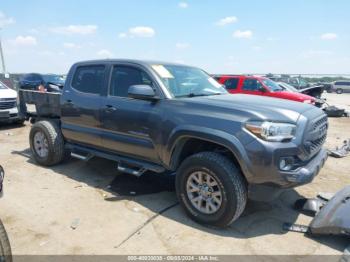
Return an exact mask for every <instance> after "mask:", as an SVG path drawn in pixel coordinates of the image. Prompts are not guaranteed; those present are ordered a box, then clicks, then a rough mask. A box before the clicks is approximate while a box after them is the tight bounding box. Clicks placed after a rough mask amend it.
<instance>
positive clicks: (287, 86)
mask: <svg viewBox="0 0 350 262" xmlns="http://www.w3.org/2000/svg"><path fill="white" fill-rule="evenodd" d="M277 84H278V85H279V86H280V87H282V88H283V89H284V90H286V91H289V92H293V93H302V90H298V89H296V88H295V87H294V86H292V85H290V84H287V83H284V82H277ZM324 103H325V101H324V100H323V99H320V98H315V105H316V106H318V107H322V105H323V104H324Z"/></svg>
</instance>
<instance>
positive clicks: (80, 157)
mask: <svg viewBox="0 0 350 262" xmlns="http://www.w3.org/2000/svg"><path fill="white" fill-rule="evenodd" d="M70 156H71V157H74V158H76V159H79V160H83V161H85V162H87V161H89V160H90V159H91V158H93V157H94V156H93V155H91V154H87V155H85V156H84V155H80V154H78V153H74V152H71V153H70Z"/></svg>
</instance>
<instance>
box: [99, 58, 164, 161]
mask: <svg viewBox="0 0 350 262" xmlns="http://www.w3.org/2000/svg"><path fill="white" fill-rule="evenodd" d="M132 85H150V86H152V87H154V89H155V91H156V93H157V92H158V91H157V88H156V86H155V81H153V80H152V78H151V76H150V75H149V74H148V73H147V72H146V71H145V70H144V69H143V68H141V67H139V66H136V65H128V64H120V65H113V66H112V68H111V76H110V84H109V89H108V91H107V94H106V96H105V97H104V101H103V104H102V108H101V121H102V128H103V132H102V144H103V147H104V149H105V150H108V151H111V152H115V153H117V154H121V155H127V156H133V157H137V158H140V159H143V160H148V161H152V162H159V158H158V154H157V150H156V142H155V140H156V137H159V130H160V128H159V126H160V125H161V112H160V111H159V110H158V108H159V107H158V104H159V103H158V102H152V101H145V100H139V99H132V98H129V97H128V90H129V87H130V86H132Z"/></svg>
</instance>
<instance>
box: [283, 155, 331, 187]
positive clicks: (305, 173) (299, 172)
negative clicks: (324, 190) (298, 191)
mask: <svg viewBox="0 0 350 262" xmlns="http://www.w3.org/2000/svg"><path fill="white" fill-rule="evenodd" d="M327 158H328V154H327V151H326V150H325V149H324V148H322V149H321V150H320V152H318V154H317V155H316V156H315V157H314V158H312V160H311V161H310V162H309V163H307V164H306V165H305V166H303V167H300V168H298V169H296V170H293V171H280V175H281V177H282V178H283V179H284V180H285V181H286V182H287V183H288V184H290V186H293V185H295V186H297V185H303V184H307V183H310V182H311V181H312V180H313V179H314V177H315V176H317V175H318V173H319V172H320V170H321V168H322V167H323V166H324V164H325V162H326V160H327Z"/></svg>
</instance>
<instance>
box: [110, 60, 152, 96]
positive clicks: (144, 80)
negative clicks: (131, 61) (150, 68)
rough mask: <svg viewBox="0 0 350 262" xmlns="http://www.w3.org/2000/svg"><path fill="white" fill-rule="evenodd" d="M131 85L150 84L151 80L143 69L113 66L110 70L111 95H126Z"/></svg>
mask: <svg viewBox="0 0 350 262" xmlns="http://www.w3.org/2000/svg"><path fill="white" fill-rule="evenodd" d="M132 85H149V86H152V80H151V78H150V77H149V76H148V75H147V74H146V73H145V72H144V71H142V70H140V69H138V68H134V67H129V66H115V67H114V68H113V72H112V79H111V86H110V89H109V94H110V95H111V96H120V97H127V96H128V91H129V88H130V86H132Z"/></svg>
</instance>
